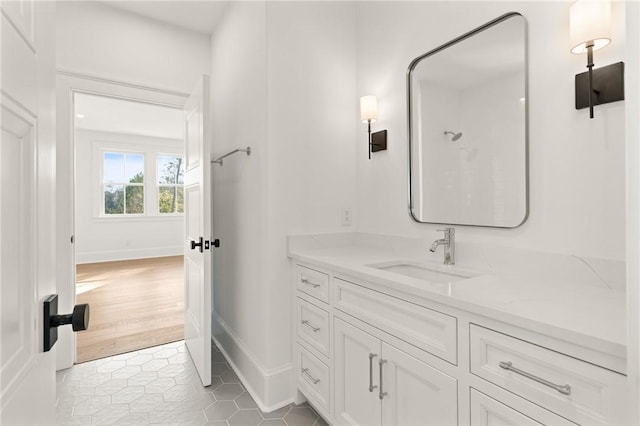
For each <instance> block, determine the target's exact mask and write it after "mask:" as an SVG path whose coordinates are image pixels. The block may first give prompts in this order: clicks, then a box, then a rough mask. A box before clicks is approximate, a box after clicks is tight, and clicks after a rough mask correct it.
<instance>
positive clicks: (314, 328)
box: [300, 320, 320, 333]
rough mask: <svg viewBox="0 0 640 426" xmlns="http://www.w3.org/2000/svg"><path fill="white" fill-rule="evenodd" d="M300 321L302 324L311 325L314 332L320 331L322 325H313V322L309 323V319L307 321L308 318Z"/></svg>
mask: <svg viewBox="0 0 640 426" xmlns="http://www.w3.org/2000/svg"><path fill="white" fill-rule="evenodd" d="M300 323H301V324H302V325H306V326H307V327H309V328H310V329H312V330H313V332H314V333H317V332H318V331H320V327H314V326H312V325H311V324H309V321H307V320H302V321H300Z"/></svg>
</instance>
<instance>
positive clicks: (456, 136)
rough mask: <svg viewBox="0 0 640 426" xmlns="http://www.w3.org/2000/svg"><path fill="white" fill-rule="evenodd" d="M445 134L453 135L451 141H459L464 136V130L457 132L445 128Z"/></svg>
mask: <svg viewBox="0 0 640 426" xmlns="http://www.w3.org/2000/svg"><path fill="white" fill-rule="evenodd" d="M444 134H445V135H452V136H451V142H455V141H457V140H458V139H460V138H461V137H462V132H458V133H455V132H450V131H449V130H445V132H444Z"/></svg>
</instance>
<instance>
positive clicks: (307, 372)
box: [296, 345, 331, 413]
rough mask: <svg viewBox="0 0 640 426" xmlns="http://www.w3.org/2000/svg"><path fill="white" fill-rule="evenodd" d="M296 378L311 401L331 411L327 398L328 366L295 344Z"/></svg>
mask: <svg viewBox="0 0 640 426" xmlns="http://www.w3.org/2000/svg"><path fill="white" fill-rule="evenodd" d="M296 348H297V351H296V352H297V353H296V357H297V360H296V364H297V371H296V379H297V382H298V385H299V386H300V387H301V388H302V389H303V390H304V391H305V394H306V396H307V397H308V398H310V399H312V402H314V403H315V404H318V405H319V406H320V407H318V408H321V409H324V410H325V411H326V412H328V413H331V410H330V404H329V402H330V399H329V389H330V386H329V377H330V374H329V367H327V366H326V365H325V364H324V363H323V362H322V361H320V360H319V359H318V358H317V357H316V356H315V355H313V354H311V353H310V352H309V351H307V350H306V349H304V348H303V347H301V346H300V345H296Z"/></svg>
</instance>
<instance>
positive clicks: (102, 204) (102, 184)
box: [100, 148, 148, 218]
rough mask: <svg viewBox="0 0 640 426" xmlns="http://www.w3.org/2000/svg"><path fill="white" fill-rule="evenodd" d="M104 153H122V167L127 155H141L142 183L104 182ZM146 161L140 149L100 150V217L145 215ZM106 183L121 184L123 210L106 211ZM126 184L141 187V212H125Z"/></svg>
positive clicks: (144, 154)
mask: <svg viewBox="0 0 640 426" xmlns="http://www.w3.org/2000/svg"><path fill="white" fill-rule="evenodd" d="M106 154H123V155H124V167H126V164H127V155H141V156H142V164H143V167H142V176H143V178H142V183H132V182H110V183H106V182H105V180H104V169H105V167H104V166H105V164H104V161H105V158H104V157H105V155H106ZM146 162H147V154H146V153H145V152H142V151H137V150H123V149H107V148H104V149H101V150H100V191H101V192H100V200H101V201H100V217H103V218H112V217H118V218H122V217H126V218H133V217H144V216H147V211H148V209H147V193H148V191H147V180H148V179H147V170H146V169H147V167H146ZM107 185H114V186H115V185H119V186H123V187H124V188H123V197H124V200H123V204H122V206H123V212H122V213H107V212H106V207H107V206H106V200H105V187H106V186H107ZM127 186H136V187H141V188H142V200H143V201H142V213H127Z"/></svg>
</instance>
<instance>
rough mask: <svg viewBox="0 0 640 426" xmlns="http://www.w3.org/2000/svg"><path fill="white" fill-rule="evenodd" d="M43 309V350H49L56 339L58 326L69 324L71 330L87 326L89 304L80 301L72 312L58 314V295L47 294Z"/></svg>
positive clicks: (83, 328) (82, 328)
mask: <svg viewBox="0 0 640 426" xmlns="http://www.w3.org/2000/svg"><path fill="white" fill-rule="evenodd" d="M43 309H44V316H43V320H44V347H43V350H44V352H48V351H49V350H51V348H52V347H53V345H54V344H55V343H56V342H57V341H58V327H60V326H61V325H66V324H71V328H72V329H73V331H83V330H86V329H87V328H88V327H89V304H87V303H82V304H80V305H76V306H74V307H73V313H71V314H66V315H58V295H57V294H52V295H51V296H48V297H47V298H46V299H45V300H44V303H43Z"/></svg>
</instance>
